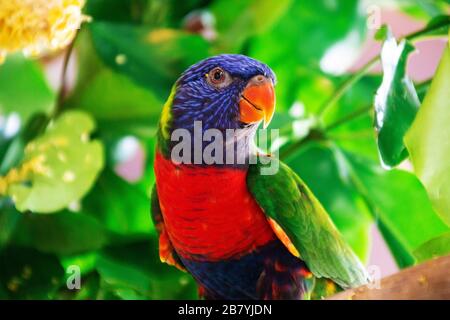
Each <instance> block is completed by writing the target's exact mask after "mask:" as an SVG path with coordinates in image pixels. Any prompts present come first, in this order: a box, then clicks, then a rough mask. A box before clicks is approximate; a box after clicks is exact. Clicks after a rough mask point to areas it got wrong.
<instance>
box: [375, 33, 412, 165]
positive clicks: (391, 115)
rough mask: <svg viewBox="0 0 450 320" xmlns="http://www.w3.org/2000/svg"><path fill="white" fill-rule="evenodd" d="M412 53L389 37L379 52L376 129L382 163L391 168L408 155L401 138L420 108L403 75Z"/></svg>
mask: <svg viewBox="0 0 450 320" xmlns="http://www.w3.org/2000/svg"><path fill="white" fill-rule="evenodd" d="M413 50H414V47H413V46H412V45H411V44H409V42H407V41H405V40H402V41H401V42H400V44H398V45H397V42H396V41H395V38H394V37H393V36H392V34H389V35H388V37H387V39H386V41H385V42H384V43H383V47H382V50H381V62H382V66H383V82H382V83H381V86H380V87H379V88H378V91H377V93H376V96H375V125H376V129H377V131H378V149H379V151H380V157H381V160H382V162H383V163H384V164H385V165H387V166H390V167H392V166H396V165H398V164H399V163H400V162H401V161H402V160H403V159H405V158H406V156H407V155H408V152H407V150H406V148H405V146H404V144H403V136H404V135H405V133H406V131H407V130H408V129H409V127H410V125H411V123H412V122H413V120H414V117H415V115H416V113H417V110H418V108H419V105H420V102H419V98H418V96H417V93H416V90H415V89H414V85H413V83H412V81H411V80H410V79H409V77H408V76H407V75H406V62H407V58H408V55H409V54H410V53H411V52H412V51H413Z"/></svg>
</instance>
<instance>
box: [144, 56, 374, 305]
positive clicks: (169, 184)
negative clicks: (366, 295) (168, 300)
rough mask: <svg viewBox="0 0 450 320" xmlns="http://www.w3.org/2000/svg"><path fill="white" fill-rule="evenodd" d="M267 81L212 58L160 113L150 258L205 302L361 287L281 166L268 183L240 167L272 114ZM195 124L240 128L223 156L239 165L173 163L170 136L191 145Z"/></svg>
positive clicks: (243, 66)
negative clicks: (156, 257)
mask: <svg viewBox="0 0 450 320" xmlns="http://www.w3.org/2000/svg"><path fill="white" fill-rule="evenodd" d="M275 81H276V80H275V75H274V73H273V71H272V70H271V69H270V68H269V67H268V66H267V65H265V64H263V63H261V62H259V61H257V60H254V59H251V58H249V57H246V56H243V55H234V54H224V55H218V56H214V57H211V58H208V59H205V60H203V61H201V62H199V63H197V64H195V65H193V66H191V67H190V68H188V69H187V70H186V71H185V72H184V73H183V74H182V75H181V77H180V78H179V79H178V80H177V82H176V84H175V85H174V87H173V89H172V92H171V95H170V97H169V99H168V101H167V102H166V104H165V105H164V108H163V111H162V116H161V120H160V123H159V130H158V137H157V140H158V143H157V148H156V155H155V162H154V169H155V175H156V186H155V187H154V188H153V192H152V217H153V221H154V223H155V225H156V228H157V230H158V233H159V251H160V258H161V260H162V261H163V262H166V263H168V264H171V265H174V266H176V267H178V268H179V269H181V270H185V271H188V272H189V273H191V274H192V276H193V277H194V278H195V280H196V281H197V282H198V284H199V293H200V295H201V296H202V297H204V298H206V299H302V298H303V299H305V298H309V297H310V296H311V292H312V290H313V289H314V286H315V287H316V288H318V287H322V288H324V287H325V288H329V287H330V286H331V287H333V285H334V284H337V285H338V286H339V287H341V288H348V287H354V286H358V285H361V284H364V283H366V282H367V280H368V277H367V274H366V271H365V269H364V267H363V266H362V264H361V262H360V261H359V260H358V258H357V257H356V255H355V254H354V253H353V251H352V250H351V248H350V247H349V246H348V245H347V244H346V243H345V242H344V240H343V238H342V236H341V235H340V234H339V232H338V230H337V229H336V227H335V226H334V224H333V223H332V221H331V220H330V218H329V216H328V214H327V213H326V211H325V209H324V208H323V207H322V205H321V204H320V203H319V201H318V200H317V199H316V198H315V197H314V195H313V194H312V193H311V191H310V190H309V189H308V187H307V186H306V185H305V184H304V183H303V181H302V180H301V179H300V178H299V177H298V176H297V175H296V174H295V173H294V172H293V171H292V170H291V169H290V168H289V167H288V166H286V165H285V164H283V163H281V162H279V163H278V164H279V166H278V170H277V171H276V172H275V173H274V174H268V175H264V174H261V172H262V171H261V169H262V167H263V166H264V164H262V163H260V162H257V163H256V164H253V163H250V161H245V159H249V158H250V155H251V154H252V153H254V152H255V149H254V148H252V147H251V141H252V140H253V137H254V135H255V132H256V129H257V127H258V126H259V124H260V123H261V122H264V123H265V124H267V123H268V122H269V121H270V120H271V118H272V115H273V113H274V108H275V93H274V85H275ZM197 121H199V122H201V124H202V128H201V130H202V132H206V130H208V129H215V130H216V131H217V132H219V133H223V134H224V135H225V133H226V132H227V129H228V130H229V129H235V130H236V129H240V131H239V132H240V133H239V134H236V135H234V136H233V140H232V144H233V148H232V149H233V150H234V151H236V152H237V153H240V155H242V154H243V155H244V161H243V162H240V163H234V162H233V161H232V162H231V163H230V162H229V161H227V162H226V161H223V162H219V161H216V163H212V164H211V163H209V162H208V163H207V162H206V161H205V160H203V159H201V160H200V162H198V161H197V162H195V159H194V158H195V155H192V154H189V153H188V152H187V159H188V160H190V161H184V162H180V161H178V160H177V161H174V160H173V159H172V156H173V151H174V148H175V147H176V141H179V140H177V139H173V134H174V133H175V132H176V131H177V129H183V130H184V132H186V133H189V134H191V135H192V136H194V135H195V132H194V131H195V124H194V122H197ZM178 131H179V130H178ZM178 136H179V135H178ZM242 139H243V140H244V142H243V143H241V144H240V147H236V146H237V145H239V144H238V143H237V142H239V141H240V140H242ZM175 140H176V141H175ZM193 140H194V139H193ZM227 141H228V140H227ZM191 143H192V146H191V147H192V148H190V149H192V150H193V151H194V152H193V153H195V150H194V149H195V148H198V147H195V146H194V142H193V141H192V142H191ZM226 144H228V142H227V143H226ZM199 148H200V152H202V151H204V150H205V148H207V143H206V142H202V143H201V144H200V147H199ZM188 151H191V150H188ZM197 151H198V150H197ZM183 152H185V151H183ZM183 156H185V155H184V154H183ZM220 157H222V156H220ZM223 157H224V158H225V155H224V156H223ZM271 160H272V161H279V160H277V159H271ZM318 279H326V281H327V282H326V285H325V286H324V285H323V284H324V282H323V280H320V281H319V280H318Z"/></svg>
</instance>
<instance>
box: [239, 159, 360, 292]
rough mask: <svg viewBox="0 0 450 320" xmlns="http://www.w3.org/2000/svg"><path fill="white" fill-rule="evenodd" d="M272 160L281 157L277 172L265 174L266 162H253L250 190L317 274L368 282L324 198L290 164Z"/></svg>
mask: <svg viewBox="0 0 450 320" xmlns="http://www.w3.org/2000/svg"><path fill="white" fill-rule="evenodd" d="M271 161H278V164H279V170H278V171H277V173H275V174H273V175H263V174H261V169H262V168H263V167H264V165H262V164H256V165H250V169H249V173H248V176H247V184H248V188H249V191H250V192H251V193H252V194H253V196H254V197H255V199H256V201H257V202H258V204H259V205H260V207H261V208H262V210H263V211H264V213H265V214H266V215H267V216H268V217H270V218H272V219H273V220H275V221H276V222H277V224H278V225H279V226H280V227H281V228H282V229H283V231H284V232H285V233H286V235H287V236H288V238H289V240H290V241H291V242H292V244H293V245H294V247H295V248H296V249H297V251H298V252H299V253H300V256H301V259H302V260H303V261H305V263H306V264H307V266H308V268H309V269H310V270H311V272H312V273H313V274H314V275H315V276H316V277H318V278H320V277H325V278H329V279H331V280H333V281H334V282H336V283H337V284H338V285H340V286H341V287H343V288H348V287H355V286H359V285H362V284H365V283H367V281H368V276H367V273H366V271H365V269H364V267H363V265H362V264H361V262H360V261H359V259H358V257H357V256H356V255H355V253H354V252H353V251H352V249H351V248H350V247H349V245H348V244H347V243H346V242H345V241H344V239H343V238H342V236H341V234H340V233H339V231H338V230H337V229H336V227H335V226H334V224H333V222H332V221H331V219H330V217H329V216H328V214H327V212H326V211H325V209H324V208H323V206H322V205H321V204H320V202H319V201H318V200H317V199H316V198H315V196H314V195H313V194H312V192H311V191H310V190H309V189H308V187H307V186H306V185H305V183H304V182H303V181H302V180H301V179H300V178H299V177H298V176H297V175H296V174H295V172H293V171H292V170H291V169H290V168H289V167H288V166H287V165H285V164H283V163H282V162H281V161H279V160H276V159H271ZM272 167H273V164H272Z"/></svg>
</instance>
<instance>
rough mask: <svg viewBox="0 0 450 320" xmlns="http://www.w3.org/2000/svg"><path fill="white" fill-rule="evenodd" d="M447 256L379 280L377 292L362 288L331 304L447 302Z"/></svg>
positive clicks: (339, 296)
mask: <svg viewBox="0 0 450 320" xmlns="http://www.w3.org/2000/svg"><path fill="white" fill-rule="evenodd" d="M449 270H450V255H449V256H446V257H441V258H436V259H432V260H430V261H427V262H425V263H422V264H419V265H417V266H414V267H411V268H407V269H404V270H401V271H400V272H398V273H396V274H394V275H391V276H389V277H386V278H383V279H381V284H380V288H379V289H376V288H370V287H368V286H361V287H359V288H355V289H349V290H346V291H343V292H340V293H338V294H336V295H334V296H332V297H329V298H328V299H330V300H435V299H446V300H448V299H450V276H449V272H450V271H449Z"/></svg>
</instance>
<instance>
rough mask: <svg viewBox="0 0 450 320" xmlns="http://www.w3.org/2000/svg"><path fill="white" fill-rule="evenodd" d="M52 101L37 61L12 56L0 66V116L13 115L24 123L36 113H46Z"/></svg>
mask: <svg viewBox="0 0 450 320" xmlns="http://www.w3.org/2000/svg"><path fill="white" fill-rule="evenodd" d="M54 102H55V93H54V92H53V91H52V90H51V89H50V88H49V86H48V84H47V82H46V79H45V77H44V73H43V72H42V69H41V68H40V66H39V65H38V63H37V62H35V61H31V60H26V59H25V58H23V57H22V56H19V55H13V56H10V57H8V59H7V60H6V62H5V63H4V64H3V65H1V66H0V114H7V113H11V112H16V113H18V114H19V116H20V121H21V123H22V124H25V123H26V122H27V121H28V119H29V118H30V117H31V116H32V115H33V114H34V113H36V112H48V111H50V110H51V108H52V107H53V105H54Z"/></svg>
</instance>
